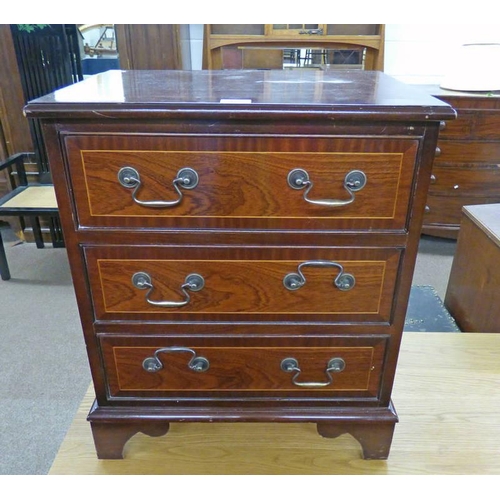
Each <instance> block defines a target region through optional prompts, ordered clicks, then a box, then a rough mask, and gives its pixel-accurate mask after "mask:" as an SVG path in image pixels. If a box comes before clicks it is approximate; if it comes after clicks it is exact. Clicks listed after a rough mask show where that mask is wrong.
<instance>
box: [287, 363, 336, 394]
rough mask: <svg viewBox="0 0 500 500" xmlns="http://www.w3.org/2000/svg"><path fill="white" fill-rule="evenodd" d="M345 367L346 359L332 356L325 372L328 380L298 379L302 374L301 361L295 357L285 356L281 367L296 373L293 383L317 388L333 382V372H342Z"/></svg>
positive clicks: (288, 371)
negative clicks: (306, 380)
mask: <svg viewBox="0 0 500 500" xmlns="http://www.w3.org/2000/svg"><path fill="white" fill-rule="evenodd" d="M344 368H345V361H344V360H343V359H342V358H332V359H330V361H328V363H327V365H326V368H325V374H326V376H327V378H328V380H327V381H326V382H300V381H298V380H297V379H298V378H299V376H300V373H301V370H300V367H299V362H298V361H297V360H296V359H295V358H285V359H283V360H282V361H281V369H282V370H283V371H284V372H287V373H294V374H295V375H294V376H293V377H292V383H293V384H294V385H297V386H299V387H308V388H311V389H315V388H318V387H326V386H328V385H330V384H331V383H332V382H333V378H332V375H331V374H332V373H340V372H341V371H343V370H344Z"/></svg>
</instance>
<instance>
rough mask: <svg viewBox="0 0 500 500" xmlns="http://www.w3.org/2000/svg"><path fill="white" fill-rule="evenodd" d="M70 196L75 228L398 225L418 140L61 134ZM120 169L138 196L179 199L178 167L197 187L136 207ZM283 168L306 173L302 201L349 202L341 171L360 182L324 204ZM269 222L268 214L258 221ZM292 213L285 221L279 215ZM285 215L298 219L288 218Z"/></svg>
mask: <svg viewBox="0 0 500 500" xmlns="http://www.w3.org/2000/svg"><path fill="white" fill-rule="evenodd" d="M65 145H66V151H67V154H68V159H69V164H70V168H71V170H72V179H73V186H74V194H75V202H76V206H77V211H78V217H79V220H80V223H81V224H82V225H83V226H89V227H93V226H102V225H109V226H115V227H117V226H118V227H119V226H123V227H131V226H132V227H133V226H134V224H137V223H138V220H137V219H139V220H140V221H141V222H142V223H144V221H147V223H148V225H150V226H154V227H164V228H165V227H179V225H181V226H185V227H192V228H198V227H204V226H206V227H217V226H218V225H220V224H224V226H226V227H239V225H240V224H242V221H241V220H240V219H241V218H243V219H252V218H253V219H256V221H255V222H253V221H249V220H246V221H245V222H244V223H245V225H246V226H247V227H249V228H251V227H253V226H254V225H255V224H257V226H262V225H264V226H266V225H270V226H269V227H276V228H280V227H287V226H289V227H301V226H300V225H301V224H303V222H300V220H301V219H308V221H307V224H308V226H310V227H311V228H313V226H314V225H316V224H318V219H319V221H321V220H323V219H325V220H324V221H323V222H319V224H323V226H324V227H331V228H335V227H339V225H342V224H343V223H345V221H349V224H350V227H351V228H364V229H366V228H373V227H379V228H391V229H403V228H404V227H405V224H406V211H407V208H408V203H409V199H410V193H411V189H412V181H413V167H414V162H415V156H416V154H417V150H418V145H419V144H418V141H416V140H412V139H397V138H377V139H373V138H371V137H360V138H338V137H325V136H320V135H318V136H316V137H314V138H311V137H307V136H303V135H302V136H300V135H294V136H285V135H278V134H276V135H275V136H274V137H272V136H271V137H268V136H264V135H263V136H258V135H253V136H251V135H247V136H244V135H237V136H233V137H230V136H228V135H222V134H221V135H219V136H216V135H213V136H211V137H207V136H205V135H203V134H191V135H175V134H164V135H146V134H144V133H142V134H129V135H127V136H121V135H106V136H99V135H97V134H96V135H93V136H92V135H91V136H87V135H86V136H83V137H82V136H69V137H67V138H66V140H65ZM123 167H133V168H134V169H135V170H136V171H137V173H138V176H139V177H140V181H141V187H140V189H139V190H138V192H137V199H138V200H139V201H175V200H178V199H179V195H178V194H177V193H176V191H175V189H174V187H173V180H174V179H175V178H176V177H177V172H178V171H179V170H180V169H182V168H186V167H189V168H192V169H194V170H195V171H196V172H197V174H198V176H199V183H198V185H197V186H196V187H195V188H194V189H191V190H186V189H183V190H182V200H181V201H180V202H179V203H178V204H177V205H175V206H170V207H167V208H151V207H144V206H141V205H140V204H138V203H136V202H135V201H134V200H133V199H132V191H133V190H132V189H129V188H126V187H123V186H122V185H121V184H120V183H119V181H118V172H119V171H120V170H121V169H122V168H123ZM293 169H303V170H305V171H307V173H308V174H309V178H310V180H311V182H312V183H313V188H312V189H311V192H310V193H309V195H308V197H309V199H312V200H325V199H326V200H340V201H346V200H350V194H349V193H348V192H347V190H346V189H345V188H344V179H345V177H346V175H347V174H348V173H349V172H351V171H355V170H360V171H362V172H364V173H365V175H366V177H367V183H366V186H365V187H364V188H363V189H361V190H359V191H358V192H356V193H355V199H354V201H353V202H352V203H349V204H347V205H345V206H340V207H324V206H318V205H314V204H311V203H309V202H308V201H306V200H304V191H305V190H304V189H302V190H299V189H293V188H291V187H290V186H289V184H288V181H287V178H288V174H289V172H290V171H292V170H293ZM268 219H270V220H268ZM289 219H292V220H289ZM293 219H298V220H297V221H293Z"/></svg>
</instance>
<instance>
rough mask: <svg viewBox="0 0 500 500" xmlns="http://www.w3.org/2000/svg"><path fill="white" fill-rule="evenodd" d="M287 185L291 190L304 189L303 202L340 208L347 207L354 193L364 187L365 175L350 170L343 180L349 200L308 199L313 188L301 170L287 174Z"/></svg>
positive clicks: (304, 172) (305, 173) (306, 174)
mask: <svg viewBox="0 0 500 500" xmlns="http://www.w3.org/2000/svg"><path fill="white" fill-rule="evenodd" d="M287 181H288V185H289V186H290V187H291V188H292V189H304V188H306V190H305V192H304V200H306V201H307V202H308V203H312V204H313V205H321V206H324V207H342V206H344V205H349V204H350V203H352V202H353V201H354V199H355V195H354V193H355V192H356V191H360V190H361V189H363V188H364V187H365V185H366V181H367V178H366V175H365V173H364V172H362V171H361V170H352V171H351V172H349V173H348V174H347V175H346V176H345V178H344V189H345V190H346V191H347V193H348V194H349V199H347V200H311V199H310V198H308V195H309V192H310V191H311V189H312V188H313V182H312V181H311V179H310V178H309V174H308V173H307V172H306V171H305V170H303V169H301V168H296V169H294V170H291V171H290V172H289V173H288V177H287Z"/></svg>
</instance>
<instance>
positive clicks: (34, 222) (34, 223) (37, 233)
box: [30, 217, 45, 248]
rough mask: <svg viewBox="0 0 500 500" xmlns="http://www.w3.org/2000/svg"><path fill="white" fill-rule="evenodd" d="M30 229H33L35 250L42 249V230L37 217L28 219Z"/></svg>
mask: <svg viewBox="0 0 500 500" xmlns="http://www.w3.org/2000/svg"><path fill="white" fill-rule="evenodd" d="M30 222H31V227H32V228H33V237H34V238H35V243H36V247H37V248H44V247H45V245H44V243H43V236H42V228H41V227H40V220H39V219H38V217H30Z"/></svg>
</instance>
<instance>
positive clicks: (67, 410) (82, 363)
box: [0, 229, 455, 475]
mask: <svg viewBox="0 0 500 500" xmlns="http://www.w3.org/2000/svg"><path fill="white" fill-rule="evenodd" d="M2 234H5V236H6V237H7V239H8V240H9V241H10V242H9V243H7V245H6V247H7V249H6V250H7V257H8V260H9V265H10V269H11V275H12V279H11V280H10V281H8V282H4V281H1V280H0V297H1V302H0V335H1V337H0V338H1V349H0V370H1V371H0V374H1V375H0V376H1V381H2V383H1V384H0V398H1V404H0V425H1V428H0V450H1V452H0V474H1V475H18V474H28V475H34V474H37V475H40V474H47V473H48V471H49V470H50V466H51V464H52V462H53V460H54V458H55V456H56V454H57V451H58V449H59V446H60V444H61V443H62V441H63V439H64V436H65V434H66V432H67V430H68V428H69V426H70V424H71V422H72V420H73V418H74V415H75V413H76V411H77V409H78V407H79V405H80V402H81V400H82V398H83V396H84V394H85V391H86V390H87V388H88V385H89V384H90V380H91V378H90V372H89V368H88V364H87V358H86V353H85V346H84V342H83V336H82V332H81V327H80V322H79V317H78V310H77V305H76V300H75V295H74V291H73V286H72V283H71V277H70V273H69V267H68V261H67V256H66V250H65V249H64V248H62V249H59V248H58V249H54V248H52V247H51V246H50V245H49V246H48V247H47V248H45V249H41V250H39V249H37V248H36V247H35V245H34V244H27V243H22V244H16V241H17V240H16V238H15V237H14V236H13V234H12V233H11V232H10V233H9V230H8V229H7V230H5V229H4V231H3V232H2ZM454 250H455V242H448V241H446V240H440V239H434V238H422V241H421V244H420V250H419V256H418V259H417V268H416V271H415V279H414V283H415V284H417V285H430V286H432V287H433V288H434V289H435V290H436V292H437V294H438V295H439V296H440V297H441V299H444V293H445V291H446V284H447V281H448V276H449V271H450V267H451V261H452V258H453V254H454Z"/></svg>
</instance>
